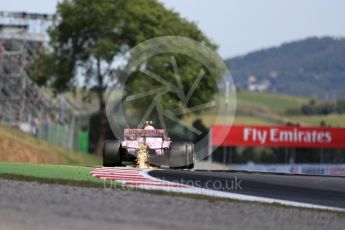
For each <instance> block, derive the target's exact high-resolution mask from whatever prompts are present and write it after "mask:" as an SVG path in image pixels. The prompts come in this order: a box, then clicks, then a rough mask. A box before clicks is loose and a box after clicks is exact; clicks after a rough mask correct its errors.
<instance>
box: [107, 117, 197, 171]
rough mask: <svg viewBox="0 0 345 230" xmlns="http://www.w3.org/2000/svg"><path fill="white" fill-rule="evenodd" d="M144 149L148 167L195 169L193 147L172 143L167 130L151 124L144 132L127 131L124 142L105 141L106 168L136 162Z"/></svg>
mask: <svg viewBox="0 0 345 230" xmlns="http://www.w3.org/2000/svg"><path fill="white" fill-rule="evenodd" d="M143 146H144V147H145V148H146V151H147V153H148V154H147V155H148V157H147V164H148V165H150V166H155V167H161V168H176V169H191V168H193V167H194V159H195V156H194V144H193V143H191V142H173V141H171V140H170V138H169V137H167V136H166V132H165V130H164V129H155V128H154V127H153V126H152V122H151V123H149V122H147V123H145V127H144V129H125V130H124V139H123V140H106V141H105V142H104V146H103V166H105V167H114V166H121V165H122V161H131V162H136V161H137V157H138V154H139V152H140V151H141V149H142V148H143Z"/></svg>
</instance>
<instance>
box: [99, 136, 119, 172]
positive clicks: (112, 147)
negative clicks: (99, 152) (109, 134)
mask: <svg viewBox="0 0 345 230" xmlns="http://www.w3.org/2000/svg"><path fill="white" fill-rule="evenodd" d="M121 165H122V159H121V142H120V141H118V140H116V141H113V140H106V141H105V142H104V146H103V166H104V167H115V166H121Z"/></svg>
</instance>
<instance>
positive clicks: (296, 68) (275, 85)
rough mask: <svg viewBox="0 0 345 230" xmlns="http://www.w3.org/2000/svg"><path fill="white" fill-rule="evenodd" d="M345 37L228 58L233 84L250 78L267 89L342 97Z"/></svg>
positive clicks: (243, 83) (344, 92) (344, 95)
mask: <svg viewBox="0 0 345 230" xmlns="http://www.w3.org/2000/svg"><path fill="white" fill-rule="evenodd" d="M344 60H345V39H344V38H332V37H322V38H316V37H312V38H308V39H304V40H300V41H294V42H288V43H285V44H282V45H281V46H279V47H272V48H268V49H263V50H258V51H255V52H251V53H249V54H247V55H244V56H239V57H234V58H231V59H228V60H227V63H228V65H229V67H230V70H231V73H232V75H233V78H234V80H235V82H236V84H237V85H238V86H239V87H240V88H242V89H247V84H248V80H249V78H252V79H255V83H256V84H260V83H263V82H266V83H268V88H267V90H268V91H270V92H280V93H284V94H289V95H301V96H305V97H315V98H320V99H324V100H336V99H342V98H345V90H344V87H345V82H344V77H345V62H344Z"/></svg>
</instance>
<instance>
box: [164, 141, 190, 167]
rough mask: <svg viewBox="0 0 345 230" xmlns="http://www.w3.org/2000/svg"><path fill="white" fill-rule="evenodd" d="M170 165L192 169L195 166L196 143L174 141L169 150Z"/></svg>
mask: <svg viewBox="0 0 345 230" xmlns="http://www.w3.org/2000/svg"><path fill="white" fill-rule="evenodd" d="M168 154H169V167H170V168H175V169H192V168H193V167H194V144H193V143H191V142H173V143H172V145H171V146H170V149H169V150H168Z"/></svg>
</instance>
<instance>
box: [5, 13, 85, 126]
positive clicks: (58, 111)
mask: <svg viewBox="0 0 345 230" xmlns="http://www.w3.org/2000/svg"><path fill="white" fill-rule="evenodd" d="M55 18H56V17H55V15H50V14H34V13H26V12H0V121H1V122H2V123H5V124H8V125H14V126H19V125H20V124H30V123H32V122H33V121H34V120H35V119H36V120H40V121H44V120H50V121H52V122H55V123H58V124H63V125H73V124H72V123H75V120H76V119H75V117H76V116H79V115H80V114H84V113H85V112H86V111H85V109H84V108H80V107H78V106H77V105H75V103H73V102H71V101H70V100H68V98H66V97H64V96H63V95H60V96H58V97H57V98H52V97H51V96H48V95H47V93H46V92H45V91H44V90H42V89H41V88H40V87H38V86H37V85H36V84H35V83H34V82H33V81H32V80H31V79H30V78H29V71H30V67H31V66H32V64H33V62H34V60H35V57H36V55H37V54H38V52H39V50H40V49H42V48H43V47H45V46H47V44H48V36H47V33H46V31H47V29H48V27H49V26H50V25H51V24H52V23H54V21H55Z"/></svg>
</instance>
